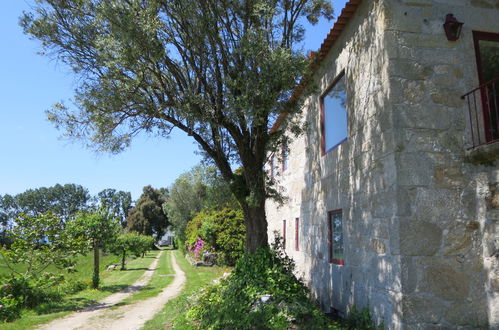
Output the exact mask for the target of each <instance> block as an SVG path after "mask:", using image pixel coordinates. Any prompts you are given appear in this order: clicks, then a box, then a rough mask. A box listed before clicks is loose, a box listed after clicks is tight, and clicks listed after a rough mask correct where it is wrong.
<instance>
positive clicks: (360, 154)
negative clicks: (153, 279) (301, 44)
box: [267, 0, 499, 329]
mask: <svg viewBox="0 0 499 330" xmlns="http://www.w3.org/2000/svg"><path fill="white" fill-rule="evenodd" d="M448 13H453V14H454V15H455V17H456V18H457V19H458V20H460V21H463V22H464V23H465V25H464V27H463V31H462V36H461V38H460V39H459V40H458V41H455V42H450V41H447V39H446V37H445V34H444V32H443V28H442V24H443V22H444V19H445V16H446V14H448ZM472 30H480V31H489V32H498V33H499V2H498V1H492V0H378V1H376V0H375V1H364V2H363V4H362V5H361V6H360V7H359V8H358V10H357V12H356V13H355V15H354V17H353V19H352V20H351V21H350V22H349V24H348V25H347V27H346V28H345V30H344V31H343V32H342V35H341V37H340V38H339V39H338V40H337V41H336V42H335V45H334V46H333V48H332V50H331V51H330V53H329V54H328V56H327V57H326V59H325V60H324V61H323V63H322V66H321V69H320V70H319V71H318V72H317V73H316V75H315V83H316V85H317V87H318V90H319V92H318V93H317V94H316V95H312V96H310V97H308V98H307V100H306V103H305V109H304V110H305V111H304V119H303V120H304V122H306V123H308V125H309V127H308V131H307V134H305V135H304V136H302V137H300V138H298V139H296V140H295V141H293V143H292V144H290V150H291V152H290V157H289V158H290V164H289V167H288V169H287V170H286V171H285V172H284V173H281V174H280V175H279V180H280V184H281V187H282V188H283V189H284V193H285V195H287V196H288V197H289V200H288V202H287V203H285V204H284V205H283V206H282V207H278V206H277V205H275V204H273V203H272V202H268V204H267V215H268V220H269V232H270V233H269V234H270V235H269V236H270V237H272V231H274V230H276V231H278V232H281V230H282V220H286V224H287V230H286V232H287V252H288V253H289V254H290V255H291V256H293V258H294V259H295V260H296V261H297V265H298V272H299V275H300V276H303V278H304V279H305V280H306V282H307V283H308V284H309V286H310V287H311V289H312V294H313V295H314V297H316V298H317V300H318V301H319V302H320V304H321V305H322V307H323V309H324V310H325V311H331V309H332V308H333V309H336V310H338V311H340V312H342V313H346V312H347V311H348V309H349V308H350V307H351V306H353V305H355V306H357V307H358V308H363V307H366V306H367V307H369V309H370V310H371V312H372V314H373V316H374V318H375V320H376V321H377V322H384V324H385V326H386V327H387V328H390V329H398V328H404V329H413V328H414V329H420V328H425V329H427V328H453V327H462V328H483V327H485V328H486V327H491V328H494V327H499V278H498V276H499V262H498V258H499V252H498V251H499V238H498V233H499V227H498V223H499V184H498V183H499V163H498V161H497V159H496V160H492V161H488V162H487V163H486V164H484V163H480V162H477V161H473V159H471V160H470V157H468V156H467V153H466V152H465V151H466V148H467V146H469V136H470V133H469V125H468V123H467V108H466V105H465V102H464V101H462V100H461V99H460V96H461V95H463V94H464V93H466V92H467V91H469V90H471V89H473V88H475V87H477V86H478V78H477V71H476V70H477V69H476V62H475V54H474V48H473V40H472ZM343 70H344V71H345V77H346V79H347V93H348V105H347V106H348V132H349V133H348V140H347V141H346V142H344V143H343V144H341V145H340V146H339V147H337V148H336V149H334V150H332V151H331V152H329V153H327V154H326V155H324V156H322V155H321V148H320V138H321V136H320V129H319V127H320V126H319V125H320V112H319V109H320V101H319V96H320V94H321V93H322V92H324V91H325V90H326V89H327V88H328V87H329V85H330V84H331V82H332V81H333V80H334V79H335V77H337V76H338V74H340V72H342V71H343ZM489 158H490V157H489ZM493 158H494V157H493ZM496 158H497V157H496ZM475 159H476V158H475ZM335 209H342V210H343V226H344V228H343V235H344V244H345V265H344V266H340V265H335V264H330V263H329V260H328V253H327V248H328V246H327V245H328V242H327V234H328V227H327V211H330V210H335ZM295 218H299V219H300V229H299V232H300V242H299V245H300V251H295V248H294V247H295V241H294V232H295V230H294V224H295Z"/></svg>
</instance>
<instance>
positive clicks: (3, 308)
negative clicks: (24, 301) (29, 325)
mask: <svg viewBox="0 0 499 330" xmlns="http://www.w3.org/2000/svg"><path fill="white" fill-rule="evenodd" d="M20 316H21V304H20V303H19V301H18V300H17V299H16V298H14V297H12V295H6V296H0V321H7V322H10V321H13V320H15V319H17V318H19V317H20Z"/></svg>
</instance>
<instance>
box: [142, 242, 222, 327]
mask: <svg viewBox="0 0 499 330" xmlns="http://www.w3.org/2000/svg"><path fill="white" fill-rule="evenodd" d="M173 253H175V257H176V258H177V263H178V264H179V266H180V268H182V270H183V271H184V272H185V276H186V279H187V281H186V283H185V286H184V289H183V290H182V292H181V294H180V295H179V296H178V297H176V298H174V299H172V300H170V301H169V302H168V303H167V304H166V305H165V307H164V308H163V310H162V311H161V312H159V313H158V314H156V316H155V317H154V318H153V319H152V320H150V321H148V322H147V323H146V324H145V325H144V328H143V329H147V330H152V329H165V328H174V329H196V327H195V326H194V325H193V324H191V323H190V322H189V321H188V320H187V319H186V317H185V312H186V311H187V309H188V308H189V307H190V303H191V302H190V301H189V299H188V298H189V297H190V296H192V295H193V294H195V293H196V292H199V290H201V288H203V287H205V286H206V285H207V284H209V283H211V281H212V280H214V279H216V278H218V277H219V276H221V275H222V274H223V273H224V272H225V271H227V269H226V268H221V267H193V266H191V265H190V264H189V263H188V262H187V260H185V258H184V256H183V255H182V253H181V252H180V251H178V250H177V251H174V252H173Z"/></svg>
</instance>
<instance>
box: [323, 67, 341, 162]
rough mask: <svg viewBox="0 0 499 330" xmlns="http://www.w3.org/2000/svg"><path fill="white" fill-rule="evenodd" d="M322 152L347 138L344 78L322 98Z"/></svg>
mask: <svg viewBox="0 0 499 330" xmlns="http://www.w3.org/2000/svg"><path fill="white" fill-rule="evenodd" d="M323 107H324V118H323V120H324V151H326V152H327V151H329V150H331V149H332V148H334V147H335V146H337V145H338V144H340V143H342V142H343V141H345V140H346V138H347V109H346V86H345V76H343V77H341V79H340V80H338V82H336V84H335V85H334V86H333V88H332V89H331V90H330V91H329V92H328V93H327V94H326V95H325V96H324V99H323Z"/></svg>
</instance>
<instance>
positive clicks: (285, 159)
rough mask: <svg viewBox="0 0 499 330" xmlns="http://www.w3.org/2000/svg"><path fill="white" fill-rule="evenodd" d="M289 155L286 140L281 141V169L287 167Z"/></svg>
mask: <svg viewBox="0 0 499 330" xmlns="http://www.w3.org/2000/svg"><path fill="white" fill-rule="evenodd" d="M288 163H289V155H288V144H287V143H286V142H283V143H282V171H283V172H284V171H286V170H287V169H288Z"/></svg>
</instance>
